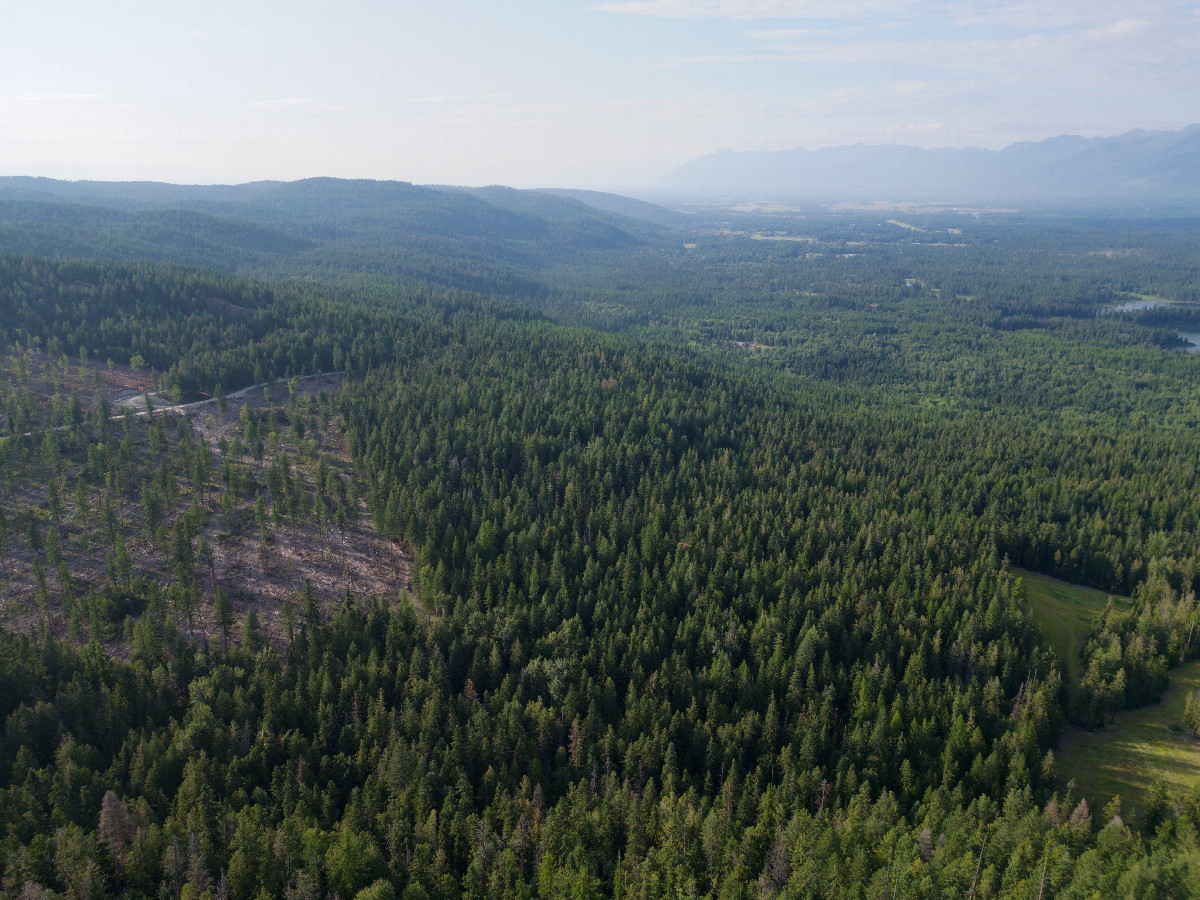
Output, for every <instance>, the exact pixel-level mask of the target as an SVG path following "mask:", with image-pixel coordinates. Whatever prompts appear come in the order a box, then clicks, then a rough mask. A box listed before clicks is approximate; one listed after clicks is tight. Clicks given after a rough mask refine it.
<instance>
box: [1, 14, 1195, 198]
mask: <svg viewBox="0 0 1200 900" xmlns="http://www.w3.org/2000/svg"><path fill="white" fill-rule="evenodd" d="M1198 121H1200V3H1198V2H1170V0H1164V2H1155V0H1138V2H1110V0H1037V2H1014V3H1009V2H997V0H953V2H950V0H945V2H943V0H928V2H927V0H887V2H884V0H631V2H624V0H612V2H603V0H494V2H484V0H474V2H466V0H425V2H408V0H393V2H382V0H380V2H372V0H342V2H334V0H323V2H274V0H236V2H227V0H189V2H177V0H152V2H151V0H103V2H92V0H73V2H61V0H28V2H27V0H0V174H4V175H17V174H21V175H46V176H52V177H58V178H94V179H121V180H127V179H139V180H160V181H174V182H189V183H191V182H199V183H208V182H240V181H248V180H254V179H264V178H277V179H295V178H303V177H307V176H310V175H335V176H343V177H370V178H395V179H401V180H406V181H415V182H419V183H434V182H440V183H456V184H487V183H504V184H512V185H516V186H519V187H531V186H575V187H608V188H622V187H624V188H636V187H638V186H641V185H645V184H649V183H651V182H652V181H653V179H655V178H656V177H658V176H659V175H660V174H662V173H663V172H665V171H667V170H669V169H670V168H672V167H674V166H676V165H678V164H680V163H682V162H684V161H686V160H688V159H691V158H693V157H695V156H699V155H702V154H704V153H709V152H712V151H714V150H719V149H722V148H732V149H739V150H747V149H782V148H790V147H808V148H817V147H824V146H830V145H834V144H842V143H855V142H866V143H886V142H895V143H907V144H916V145H919V146H926V147H934V146H938V147H944V146H964V145H975V146H984V147H992V148H999V147H1002V146H1004V145H1006V144H1008V143H1011V142H1013V141H1018V140H1031V139H1040V138H1043V137H1048V136H1050V135H1055V134H1062V133H1073V134H1084V135H1089V136H1090V135H1106V134H1116V133H1119V132H1121V131H1126V130H1128V129H1131V128H1138V127H1141V128H1162V129H1175V128H1180V127H1182V126H1184V125H1188V124H1190V123H1192V122H1198Z"/></svg>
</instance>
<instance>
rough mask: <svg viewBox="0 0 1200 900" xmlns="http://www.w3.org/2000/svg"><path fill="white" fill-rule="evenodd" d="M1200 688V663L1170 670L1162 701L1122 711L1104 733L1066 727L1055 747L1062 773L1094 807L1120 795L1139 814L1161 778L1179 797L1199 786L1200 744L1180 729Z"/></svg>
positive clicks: (1125, 805)
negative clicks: (1193, 694) (1189, 700)
mask: <svg viewBox="0 0 1200 900" xmlns="http://www.w3.org/2000/svg"><path fill="white" fill-rule="evenodd" d="M1196 690H1200V662H1191V663H1188V664H1186V665H1183V666H1180V667H1179V668H1178V669H1173V670H1172V671H1171V686H1170V687H1169V688H1167V691H1166V693H1165V694H1164V695H1163V700H1162V702H1161V703H1157V704H1155V705H1154V706H1146V707H1143V708H1142V709H1138V710H1133V711H1132V712H1124V713H1118V714H1117V718H1116V722H1115V723H1113V724H1112V725H1108V726H1106V727H1104V728H1102V729H1100V730H1099V731H1084V730H1083V729H1081V728H1067V729H1065V730H1064V731H1063V735H1062V737H1061V738H1060V740H1059V746H1058V748H1057V749H1056V750H1055V759H1056V762H1057V766H1058V774H1059V777H1060V778H1061V780H1062V781H1063V782H1064V783H1065V782H1068V781H1071V780H1074V781H1075V782H1076V784H1077V786H1078V787H1079V789H1080V790H1081V791H1082V792H1083V795H1084V796H1085V797H1087V799H1088V803H1089V804H1090V805H1091V807H1092V809H1093V810H1099V809H1101V808H1102V807H1103V805H1104V804H1105V803H1107V802H1108V801H1109V800H1111V799H1112V798H1113V797H1114V796H1116V795H1118V794H1119V795H1120V797H1121V800H1122V802H1123V804H1124V808H1125V809H1126V810H1130V809H1132V811H1133V812H1134V813H1135V814H1138V813H1140V811H1141V807H1142V804H1143V802H1144V800H1145V796H1146V792H1147V791H1148V790H1149V789H1150V786H1151V785H1152V784H1153V783H1154V782H1155V781H1156V780H1157V779H1160V778H1161V779H1162V780H1163V782H1165V783H1166V786H1167V790H1168V791H1169V792H1170V793H1171V794H1172V795H1175V796H1178V795H1179V794H1180V793H1183V792H1185V791H1190V790H1192V789H1194V788H1196V787H1197V786H1200V743H1198V742H1196V741H1194V740H1191V739H1189V738H1185V737H1184V736H1183V735H1182V734H1181V733H1180V732H1179V730H1178V728H1179V725H1180V723H1181V722H1182V721H1183V707H1184V703H1185V702H1186V701H1187V695H1188V694H1189V693H1190V692H1191V691H1196Z"/></svg>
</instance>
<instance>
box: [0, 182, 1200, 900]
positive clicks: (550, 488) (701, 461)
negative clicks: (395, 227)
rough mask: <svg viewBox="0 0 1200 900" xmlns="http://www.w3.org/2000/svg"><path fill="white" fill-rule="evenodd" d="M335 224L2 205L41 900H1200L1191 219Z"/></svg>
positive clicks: (11, 508)
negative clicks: (1088, 590) (1112, 769)
mask: <svg viewBox="0 0 1200 900" xmlns="http://www.w3.org/2000/svg"><path fill="white" fill-rule="evenodd" d="M320 189H321V185H320V184H317V185H313V184H309V185H308V186H307V187H306V188H305V189H304V190H301V189H299V188H294V189H292V190H291V193H290V194H289V195H288V197H287V198H285V199H284V200H278V199H277V198H276V199H275V200H271V199H270V198H269V197H268V198H267V199H264V197H263V196H261V195H255V196H247V197H240V198H235V199H236V210H237V214H236V215H234V212H231V209H233V206H231V205H230V203H231V202H232V201H228V200H222V201H221V202H217V201H215V200H213V201H203V202H201V200H199V199H196V198H191V199H188V198H183V199H180V198H174V199H172V201H171V202H173V203H177V204H178V207H177V208H173V209H171V210H166V211H164V210H161V209H160V210H149V211H147V210H146V209H144V208H142V206H143V205H145V202H144V201H143V200H141V199H138V198H134V199H131V200H130V201H129V203H128V204H126V207H122V208H121V209H101V208H100V207H95V206H87V207H75V206H64V205H62V204H61V203H58V202H55V203H42V202H40V201H38V202H35V201H34V200H31V199H28V198H24V199H18V200H12V201H8V202H7V203H6V205H5V206H4V215H5V216H6V217H7V218H5V219H4V221H3V222H0V234H3V235H5V236H6V240H9V241H10V246H12V247H13V248H14V249H17V250H20V251H21V253H23V254H24V255H21V253H18V254H16V255H8V256H3V257H0V345H3V347H4V348H5V354H6V359H5V360H4V363H3V364H4V367H5V368H4V374H3V376H0V395H2V396H0V434H2V435H3V437H2V438H0V557H2V558H0V565H2V568H0V598H2V599H3V603H4V609H2V610H0V614H3V615H5V616H6V617H7V618H5V620H4V621H5V622H6V623H8V628H7V630H0V720H3V722H4V730H3V732H0V823H3V830H2V832H0V874H2V876H3V881H2V882H0V889H2V891H3V895H4V896H5V897H12V898H18V897H24V898H32V897H58V896H64V897H66V896H70V897H85V896H86V897H96V896H136V897H168V898H182V897H189V898H197V897H211V898H230V897H232V898H239V900H240V898H257V897H260V896H261V897H276V896H280V897H282V896H286V897H290V898H301V897H314V898H315V897H326V896H333V895H336V896H339V897H342V898H351V897H378V898H385V897H405V898H409V900H414V898H421V897H463V898H467V897H479V898H483V897H497V898H499V897H614V898H615V897H621V898H625V897H646V898H652V897H661V896H667V895H671V896H697V897H703V896H708V897H713V898H717V897H721V898H735V897H737V898H741V897H776V896H778V897H796V898H807V897H814V898H815V897H821V898H825V897H828V898H833V897H861V898H876V897H883V898H888V897H892V898H919V897H920V898H923V897H963V896H966V897H971V898H985V897H986V898H997V897H1013V898H1017V897H1022V898H1024V897H1029V898H1034V897H1036V898H1052V897H1056V898H1059V897H1060V898H1084V897H1096V896H1114V897H1117V896H1120V897H1188V896H1196V895H1197V893H1198V892H1200V844H1198V841H1197V828H1198V827H1200V791H1197V792H1194V793H1184V794H1177V795H1171V794H1168V793H1166V792H1165V791H1156V792H1153V794H1152V799H1151V801H1150V802H1146V803H1144V804H1141V805H1140V806H1139V807H1137V808H1134V807H1131V806H1128V805H1122V803H1121V802H1120V801H1119V800H1116V801H1113V802H1112V803H1109V804H1107V805H1106V806H1104V807H1103V808H1099V805H1098V804H1094V805H1092V806H1089V802H1088V800H1089V798H1088V797H1087V795H1086V791H1084V790H1082V789H1081V787H1080V786H1078V785H1075V784H1073V783H1071V784H1064V783H1063V782H1062V779H1061V778H1060V777H1059V774H1058V772H1057V769H1056V765H1055V747H1056V742H1057V740H1058V738H1059V734H1060V731H1061V729H1062V728H1063V727H1064V725H1066V724H1067V723H1075V724H1076V725H1078V726H1082V727H1085V728H1097V727H1104V726H1105V724H1106V723H1107V722H1110V721H1111V719H1112V716H1113V715H1114V714H1116V713H1117V712H1118V711H1119V710H1122V709H1130V708H1135V707H1140V706H1144V705H1146V704H1148V703H1153V702H1155V701H1156V700H1157V699H1158V698H1159V697H1160V696H1161V694H1162V692H1163V690H1164V688H1165V687H1166V685H1167V684H1168V681H1169V679H1170V676H1171V669H1172V668H1174V667H1176V666H1178V665H1180V664H1185V663H1188V662H1189V661H1190V660H1192V659H1195V658H1196V657H1198V656H1200V638H1197V637H1196V635H1195V625H1196V623H1197V620H1198V619H1200V606H1198V605H1197V601H1196V596H1195V593H1196V590H1197V588H1198V587H1200V485H1198V483H1197V466H1198V464H1200V430H1198V425H1200V390H1198V385H1200V368H1198V367H1200V357H1197V356H1193V355H1191V354H1189V353H1187V352H1185V349H1184V348H1185V346H1186V345H1185V342H1184V341H1183V340H1182V339H1181V338H1179V337H1178V336H1177V334H1176V329H1177V328H1179V327H1183V326H1186V325H1189V324H1192V323H1193V322H1195V321H1197V319H1195V318H1189V317H1190V316H1191V310H1192V306H1190V305H1189V304H1194V303H1196V302H1197V301H1200V267H1198V266H1197V256H1196V252H1197V251H1196V247H1197V244H1196V238H1197V236H1198V235H1200V230H1198V227H1197V224H1196V223H1195V222H1193V221H1191V220H1186V219H1173V220H1150V219H1145V220H1138V219H1120V220H1117V219H1104V218H1099V217H1096V218H1088V219H1083V218H1073V217H1071V216H1067V215H1063V216H1050V215H1045V216H1041V217H1021V216H1017V215H1010V216H1004V215H999V214H962V213H953V212H948V211H947V212H940V213H929V214H923V215H920V216H916V217H911V218H912V220H913V222H915V225H913V224H912V223H910V222H908V221H906V222H904V223H899V224H897V223H896V222H895V221H894V220H893V218H892V214H887V215H878V214H873V213H865V212H860V213H840V212H835V211H829V210H814V211H810V212H808V213H806V214H805V215H804V216H803V217H800V216H784V215H782V214H778V213H756V214H751V213H736V212H730V211H722V210H707V211H702V212H695V211H693V212H691V213H690V214H689V215H691V216H692V219H691V220H689V219H687V217H686V216H684V218H683V224H682V225H680V224H677V223H676V222H675V220H674V219H673V218H672V217H659V218H660V219H661V221H659V222H655V223H649V222H646V221H638V222H634V221H633V220H629V219H625V218H624V217H621V216H618V215H616V214H614V213H601V212H599V211H597V210H589V211H587V212H586V213H585V212H580V210H581V209H584V207H583V206H582V204H579V203H578V202H577V201H575V200H569V199H563V198H557V197H554V198H550V197H546V196H545V195H537V194H533V193H532V192H527V193H524V194H520V193H518V192H505V191H501V190H489V191H478V192H453V191H449V190H439V191H432V190H427V189H417V188H412V187H411V186H407V187H406V188H403V189H397V190H396V191H395V192H394V195H393V194H387V195H384V196H383V197H382V199H380V198H378V197H376V198H375V199H376V200H377V201H378V202H374V203H372V202H368V201H369V200H371V197H372V195H371V194H370V192H369V190H368V188H367V187H365V186H363V185H357V184H356V185H350V186H341V187H339V188H338V191H339V193H338V194H337V195H336V196H334V197H333V199H329V198H325V199H324V200H323V199H322V196H323V195H322V194H321V190H320ZM258 190H260V191H264V192H265V191H267V190H268V188H267V187H261V188H258ZM397 198H399V199H397ZM447 198H448V199H447ZM135 200H137V202H134V201H135ZM184 200H186V201H187V202H186V203H185V202H184ZM75 202H83V201H79V200H77V199H76V201H75ZM189 204H190V205H189ZM339 204H340V205H339ZM397 204H399V205H401V206H404V204H407V206H404V209H405V210H407V212H405V217H402V218H401V219H400V220H398V221H400V222H401V224H402V225H404V227H403V228H399V231H398V233H399V235H400V236H399V237H397V236H396V235H395V234H388V233H385V231H383V230H381V223H382V224H386V223H387V222H389V221H392V219H391V218H389V217H394V216H395V215H396V213H395V208H396V206H397ZM30 210H32V212H31V211H30ZM72 210H75V211H76V212H78V215H76V214H75V213H73V212H72ZM79 210H84V211H85V212H79ZM331 210H332V211H331ZM339 216H340V217H341V218H340V219H339V218H338V217H339ZM164 217H165V218H168V219H169V220H170V223H171V228H174V229H178V231H177V232H175V238H173V240H174V241H175V243H171V242H170V241H167V242H160V243H158V244H156V243H155V239H154V237H153V235H154V234H155V233H156V229H161V228H162V227H164V226H163V220H164ZM101 220H103V226H101V225H100V224H97V223H98V222H100V221H101ZM327 220H328V221H327ZM334 220H337V221H338V222H340V225H339V228H340V230H328V229H333V228H334V225H332V224H330V223H331V222H333V221H334ZM305 222H309V224H308V225H303V223H305ZM88 223H92V224H90V225H89V224H88ZM214 223H217V224H214ZM298 223H299V224H298ZM235 226H236V227H235ZM302 226H303V227H302ZM248 229H260V230H266V229H270V230H271V235H272V236H271V237H270V240H269V241H268V240H267V239H266V238H265V237H264V238H263V239H262V240H261V241H259V239H258V238H259V237H262V235H263V234H265V231H256V232H254V235H258V237H254V239H253V240H251V239H250V237H249V236H250V235H251V232H250V231H249V230H248ZM410 232H412V233H414V234H415V233H417V232H419V233H420V235H421V237H420V239H419V240H418V239H417V238H415V237H411V236H410ZM365 235H374V236H375V237H372V238H369V239H368V237H365ZM185 238H186V240H185ZM189 241H191V246H192V247H193V249H196V250H197V252H201V251H202V253H201V256H202V257H203V258H196V257H195V256H192V255H189V254H188V253H184V252H175V251H171V252H167V251H162V250H161V248H162V247H167V248H168V250H169V249H170V248H172V247H176V246H178V247H183V246H186V245H188V244H189ZM256 242H257V243H256ZM151 245H154V246H158V247H159V248H160V251H159V252H156V253H143V252H142V251H141V250H140V249H139V248H142V247H149V246H151ZM26 250H29V251H36V253H35V252H24V251H26ZM198 265H200V266H203V267H202V268H201V267H197V266H198ZM1142 296H1147V297H1155V298H1162V299H1165V300H1169V301H1172V302H1173V305H1172V306H1171V307H1170V309H1169V315H1168V314H1167V313H1164V312H1163V311H1162V308H1161V307H1160V308H1151V309H1143V310H1135V311H1133V312H1129V313H1122V312H1113V311H1112V307H1116V306H1120V305H1121V304H1122V303H1125V302H1127V301H1129V300H1131V299H1137V298H1138V297H1142ZM314 376H320V378H315V377H314ZM122 386H124V390H123V391H118V387H122ZM246 388H250V391H249V392H247V391H244V390H243V389H246ZM118 394H120V395H121V402H116V401H115V400H114V397H117V396H118ZM125 394H127V395H128V397H125V396H124V395H125ZM138 397H140V398H141V402H140V406H139V405H138V404H137V403H136V402H135V400H136V399H137V398H138ZM251 398H252V399H253V401H254V402H250V400H251ZM131 403H132V404H133V406H135V407H136V408H132V407H131V406H130V405H128V404H131ZM368 540H373V541H376V542H377V543H374V544H371V545H370V547H372V548H374V549H372V550H370V551H369V553H368V554H367V555H371V554H375V555H378V554H380V553H383V552H384V551H383V550H381V549H378V548H387V547H394V548H397V549H395V551H394V552H395V554H396V556H395V560H396V562H395V563H392V562H388V563H387V564H386V565H387V566H392V565H396V566H398V565H400V560H403V565H404V566H406V567H411V584H408V582H407V581H406V582H405V585H406V586H405V587H404V588H401V589H397V590H383V589H382V588H379V587H378V585H377V584H376V582H371V581H369V579H368V575H369V572H368V575H363V576H362V578H361V579H358V580H356V579H352V578H351V577H350V575H349V574H347V573H348V572H350V571H351V567H350V563H349V562H348V561H347V560H348V559H350V558H352V557H353V556H354V554H355V552H356V549H358V550H361V546H360V545H359V544H358V543H357V542H360V541H368ZM304 541H308V542H309V543H308V544H306V545H305V548H302V549H303V550H304V553H307V554H308V555H307V557H304V558H305V559H309V560H310V561H311V560H316V562H313V563H312V564H311V566H310V567H309V568H304V567H303V566H302V565H301V562H300V561H299V560H300V559H301V556H303V554H302V553H301V551H300V550H297V544H298V543H299V542H304ZM310 545H311V546H310ZM362 546H365V545H362ZM243 551H244V552H243ZM388 552H392V551H388ZM237 553H242V556H243V557H244V558H245V559H246V560H249V562H246V563H245V565H246V566H247V567H248V568H247V571H249V570H253V577H251V575H250V574H245V573H243V574H241V575H239V574H237V572H236V571H235V570H234V569H232V568H230V566H231V565H232V564H231V563H230V560H232V559H233V558H234V556H235V554H237ZM360 555H361V554H360ZM239 558H240V557H239ZM385 567H386V566H385ZM1014 567H1021V568H1023V569H1028V570H1033V571H1036V572H1040V573H1043V574H1046V575H1054V576H1056V577H1060V578H1064V579H1069V580H1072V581H1075V582H1079V583H1083V584H1086V585H1090V586H1093V587H1097V588H1100V589H1102V590H1104V591H1109V592H1112V593H1114V594H1118V595H1123V596H1127V597H1129V598H1131V603H1130V604H1129V605H1128V606H1120V607H1118V606H1116V605H1110V607H1109V608H1108V609H1106V610H1104V611H1103V612H1102V614H1101V615H1099V616H1098V617H1097V618H1096V620H1095V621H1094V622H1093V624H1092V627H1091V629H1090V631H1089V633H1088V635H1087V636H1086V640H1085V641H1083V643H1082V646H1083V650H1082V653H1081V656H1080V658H1079V659H1078V660H1063V659H1061V658H1059V657H1058V656H1057V655H1056V653H1055V651H1054V650H1052V649H1051V648H1050V646H1049V644H1048V643H1047V641H1046V640H1045V637H1044V635H1043V634H1042V631H1041V629H1040V627H1039V625H1038V622H1037V617H1036V614H1035V613H1036V611H1035V610H1033V609H1031V606H1030V603H1029V602H1028V601H1027V599H1026V597H1025V595H1024V591H1023V587H1022V582H1021V580H1020V579H1019V578H1018V577H1017V575H1016V574H1015V573H1014ZM368 569H369V567H367V568H363V569H361V570H355V571H363V572H367V571H368ZM328 572H333V573H335V574H334V576H330V577H325V575H326V574H327V573H328ZM338 573H340V574H338ZM310 576H311V577H310ZM322 578H324V580H322ZM380 583H382V582H380ZM268 584H275V586H276V588H278V587H279V585H284V586H285V589H283V592H284V595H283V596H280V594H279V592H278V590H277V591H276V593H273V594H272V593H269V592H267V588H266V587H264V585H268ZM372 585H375V586H374V587H372ZM1072 673H1073V674H1072Z"/></svg>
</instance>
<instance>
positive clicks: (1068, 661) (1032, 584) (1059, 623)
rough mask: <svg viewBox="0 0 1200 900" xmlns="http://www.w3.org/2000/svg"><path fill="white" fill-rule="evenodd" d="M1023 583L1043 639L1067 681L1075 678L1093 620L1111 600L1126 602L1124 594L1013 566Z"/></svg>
mask: <svg viewBox="0 0 1200 900" xmlns="http://www.w3.org/2000/svg"><path fill="white" fill-rule="evenodd" d="M1013 571H1014V572H1016V573H1017V574H1018V575H1020V576H1021V580H1022V581H1023V582H1024V583H1025V597H1026V599H1027V600H1028V601H1029V606H1030V609H1031V610H1032V611H1033V617H1034V618H1035V619H1036V620H1037V623H1038V625H1039V626H1040V627H1041V629H1042V634H1043V635H1045V638H1046V642H1047V643H1048V644H1049V645H1050V647H1051V648H1052V649H1053V650H1054V652H1055V653H1057V654H1058V658H1059V659H1060V660H1061V661H1062V664H1063V666H1064V675H1065V676H1066V678H1067V681H1068V682H1069V683H1072V684H1073V683H1074V682H1075V681H1077V680H1078V679H1079V651H1080V650H1082V649H1083V642H1084V640H1085V638H1086V635H1087V632H1088V629H1089V628H1091V626H1092V622H1093V620H1094V619H1095V618H1096V616H1097V615H1098V614H1099V613H1100V612H1101V611H1102V610H1103V609H1104V605H1105V604H1106V603H1107V602H1108V601H1109V599H1112V601H1113V602H1114V603H1117V604H1119V605H1122V606H1126V605H1128V604H1129V600H1128V599H1127V598H1125V597H1116V596H1113V597H1111V598H1110V595H1108V594H1105V593H1104V592H1103V591H1098V590H1096V589H1094V588H1089V587H1084V586H1083V585H1079V584H1071V583H1070V582H1066V581H1059V580H1058V579H1057V578H1051V577H1049V576H1048V575H1039V574H1038V573H1037V572H1029V571H1026V570H1025V569H1017V568H1014V569H1013Z"/></svg>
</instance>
